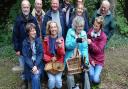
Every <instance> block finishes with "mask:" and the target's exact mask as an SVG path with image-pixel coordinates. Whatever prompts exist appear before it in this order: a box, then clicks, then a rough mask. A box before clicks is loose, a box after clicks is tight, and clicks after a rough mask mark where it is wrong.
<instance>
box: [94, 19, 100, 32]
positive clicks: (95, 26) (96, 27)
mask: <svg viewBox="0 0 128 89" xmlns="http://www.w3.org/2000/svg"><path fill="white" fill-rule="evenodd" d="M93 28H94V31H95V32H99V31H100V29H101V24H99V23H97V22H96V21H95V22H94V25H93Z"/></svg>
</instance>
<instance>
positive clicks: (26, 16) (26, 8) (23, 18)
mask: <svg viewBox="0 0 128 89" xmlns="http://www.w3.org/2000/svg"><path fill="white" fill-rule="evenodd" d="M21 10H22V13H21V15H19V16H17V18H16V22H15V24H14V28H13V35H12V36H13V37H12V38H13V39H12V40H13V44H14V50H15V51H16V55H17V56H18V57H19V63H20V67H22V68H24V59H23V56H22V43H23V40H24V39H25V38H26V36H27V34H26V24H27V23H28V22H31V23H34V24H35V25H36V32H37V36H38V37H39V35H40V34H39V33H40V32H39V27H38V24H37V21H36V19H35V18H34V17H33V16H32V15H31V14H30V2H29V1H28V0H23V1H22V2H21ZM24 76H25V75H24V73H22V80H25V77H24Z"/></svg>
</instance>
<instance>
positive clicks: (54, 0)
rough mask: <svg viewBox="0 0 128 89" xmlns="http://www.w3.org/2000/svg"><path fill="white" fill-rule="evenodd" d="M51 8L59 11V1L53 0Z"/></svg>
mask: <svg viewBox="0 0 128 89" xmlns="http://www.w3.org/2000/svg"><path fill="white" fill-rule="evenodd" d="M51 7H52V10H53V11H57V10H58V9H59V1H58V0H52V1H51Z"/></svg>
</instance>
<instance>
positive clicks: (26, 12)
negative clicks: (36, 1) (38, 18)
mask: <svg viewBox="0 0 128 89" xmlns="http://www.w3.org/2000/svg"><path fill="white" fill-rule="evenodd" d="M21 9H22V13H23V14H24V15H26V16H27V15H29V13H30V5H29V3H27V2H26V3H23V4H22V6H21Z"/></svg>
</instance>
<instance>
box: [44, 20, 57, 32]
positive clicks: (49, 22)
mask: <svg viewBox="0 0 128 89" xmlns="http://www.w3.org/2000/svg"><path fill="white" fill-rule="evenodd" d="M52 23H55V24H56V27H57V30H58V33H59V27H58V25H57V23H56V22H54V21H48V22H47V26H46V35H51V31H50V25H51V24H52Z"/></svg>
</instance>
